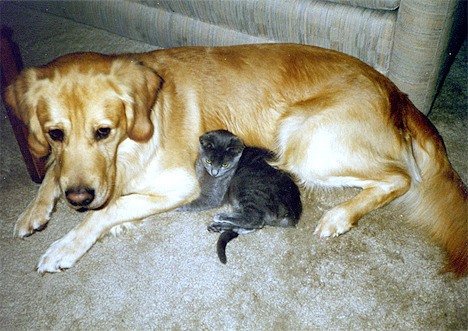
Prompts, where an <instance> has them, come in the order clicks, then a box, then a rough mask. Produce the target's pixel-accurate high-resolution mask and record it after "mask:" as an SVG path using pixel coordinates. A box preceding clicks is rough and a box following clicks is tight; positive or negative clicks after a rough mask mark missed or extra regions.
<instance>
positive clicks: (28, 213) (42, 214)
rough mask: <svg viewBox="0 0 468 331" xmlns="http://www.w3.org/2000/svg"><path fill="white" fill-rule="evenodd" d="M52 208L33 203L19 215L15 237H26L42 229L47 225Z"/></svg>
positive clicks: (14, 232) (14, 231)
mask: <svg viewBox="0 0 468 331" xmlns="http://www.w3.org/2000/svg"><path fill="white" fill-rule="evenodd" d="M51 209H52V208H50V210H49V208H47V207H45V206H42V207H41V206H38V205H35V204H31V205H29V206H28V208H27V209H26V210H25V211H24V212H23V213H22V214H21V215H20V216H19V217H18V220H17V221H16V225H15V229H14V230H13V235H14V236H15V237H19V238H24V237H28V236H30V235H32V234H33V233H34V232H36V231H42V230H43V229H45V227H46V226H47V223H48V222H49V219H50V214H51V212H52V211H51Z"/></svg>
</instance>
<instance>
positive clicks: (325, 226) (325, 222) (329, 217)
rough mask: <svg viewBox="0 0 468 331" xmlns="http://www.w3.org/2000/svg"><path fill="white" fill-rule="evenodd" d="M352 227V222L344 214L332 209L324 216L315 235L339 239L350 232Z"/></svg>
mask: <svg viewBox="0 0 468 331" xmlns="http://www.w3.org/2000/svg"><path fill="white" fill-rule="evenodd" d="M351 227H352V224H351V222H350V221H349V220H348V218H347V217H346V216H345V215H343V213H341V212H340V211H339V210H334V209H332V210H330V211H328V212H327V213H326V214H325V215H323V216H322V219H321V220H320V221H319V224H318V225H317V227H316V228H315V231H314V234H316V235H319V236H320V237H322V238H325V237H337V236H339V235H340V234H343V233H346V232H348V231H349V230H350V229H351Z"/></svg>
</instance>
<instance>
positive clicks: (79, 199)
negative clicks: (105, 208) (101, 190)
mask: <svg viewBox="0 0 468 331" xmlns="http://www.w3.org/2000/svg"><path fill="white" fill-rule="evenodd" d="M65 196H66V197H67V200H68V202H70V204H72V205H73V206H80V207H86V206H88V205H89V204H90V203H91V202H92V201H93V200H94V190H93V189H90V188H78V189H69V190H67V191H65Z"/></svg>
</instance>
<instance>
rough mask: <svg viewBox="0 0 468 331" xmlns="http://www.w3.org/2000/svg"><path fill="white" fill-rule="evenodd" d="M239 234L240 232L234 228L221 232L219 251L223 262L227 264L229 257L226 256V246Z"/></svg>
mask: <svg viewBox="0 0 468 331" xmlns="http://www.w3.org/2000/svg"><path fill="white" fill-rule="evenodd" d="M237 236H239V234H238V233H237V232H235V231H233V230H227V231H224V232H222V233H221V235H220V236H219V239H218V244H217V247H216V248H217V251H218V257H219V260H220V261H221V263H223V264H226V262H227V258H226V246H227V244H228V243H229V242H230V241H231V240H232V239H234V238H236V237H237Z"/></svg>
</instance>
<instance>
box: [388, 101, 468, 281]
mask: <svg viewBox="0 0 468 331" xmlns="http://www.w3.org/2000/svg"><path fill="white" fill-rule="evenodd" d="M398 99H399V100H398V106H397V107H399V108H400V111H396V112H393V114H400V115H401V117H400V118H399V119H398V120H397V122H399V123H400V124H401V125H402V126H403V127H405V128H406V130H404V131H407V132H408V133H409V135H408V136H407V137H405V139H406V141H407V146H408V149H409V150H410V151H411V154H412V155H413V157H414V159H413V160H415V161H416V165H417V168H418V170H419V174H420V178H419V179H418V178H416V179H415V178H413V181H412V184H411V188H410V190H409V191H408V192H407V193H406V194H405V195H404V196H403V197H401V198H400V201H401V202H402V203H403V204H404V206H405V207H408V211H409V212H410V213H411V215H410V218H411V221H412V222H413V224H415V225H416V226H418V227H420V228H422V229H423V230H425V231H426V232H427V233H428V234H429V236H430V237H431V238H432V239H433V240H435V241H436V242H437V243H438V244H439V245H441V246H442V247H443V248H444V249H445V250H446V252H447V258H448V261H447V266H446V268H445V269H444V270H443V271H444V272H453V273H455V275H456V276H457V277H463V276H466V275H467V274H468V201H467V195H468V194H467V189H466V186H465V185H464V184H463V182H462V180H461V178H460V177H459V175H458V174H457V173H456V172H455V170H454V169H453V168H452V166H451V164H450V162H449V160H448V158H447V153H446V149H445V146H444V143H443V141H442V138H441V137H440V135H439V133H438V132H437V129H436V128H435V127H434V126H433V125H432V123H430V122H429V120H428V119H427V118H426V117H425V116H424V115H423V114H421V113H420V112H419V111H418V110H417V109H416V107H415V106H414V105H413V104H412V103H411V101H410V100H409V99H408V97H407V96H406V95H402V94H399V96H398ZM413 163H414V161H413ZM413 177H418V176H413Z"/></svg>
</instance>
